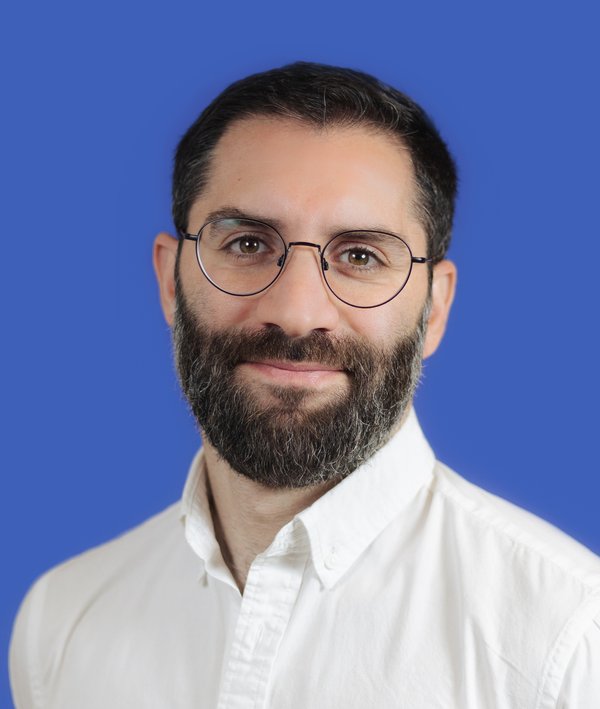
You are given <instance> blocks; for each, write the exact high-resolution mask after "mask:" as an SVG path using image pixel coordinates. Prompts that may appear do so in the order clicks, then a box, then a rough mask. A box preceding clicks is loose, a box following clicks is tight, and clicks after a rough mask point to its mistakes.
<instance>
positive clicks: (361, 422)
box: [173, 283, 429, 488]
mask: <svg viewBox="0 0 600 709" xmlns="http://www.w3.org/2000/svg"><path fill="white" fill-rule="evenodd" d="M428 314H429V301H428V302H427V304H426V306H425V308H424V309H423V312H422V314H421V317H420V320H419V322H418V324H417V327H416V328H415V329H414V331H413V332H411V333H409V334H408V335H404V336H403V337H401V338H399V339H398V340H397V341H396V342H395V343H394V345H393V346H392V347H391V348H388V349H387V350H384V349H382V348H379V347H376V346H374V345H372V344H370V343H368V342H366V341H365V340H364V339H363V338H359V337H350V336H344V337H339V336H338V337H334V336H332V335H329V334H327V333H325V332H322V331H314V332H312V333H311V334H310V335H308V336H306V337H303V338H290V337H289V336H288V335H286V334H285V332H284V331H283V330H281V329H280V328H278V327H276V326H271V327H269V328H265V329H262V330H259V331H252V332H249V331H246V330H243V329H235V330H233V329H232V330H227V331H216V330H211V328H210V327H209V325H208V323H206V322H204V321H203V320H202V319H201V318H200V317H199V316H196V315H194V314H193V313H192V311H191V310H190V308H189V307H188V305H187V303H186V300H185V296H184V294H183V291H182V289H181V287H180V285H179V283H178V284H177V289H176V311H175V318H174V324H173V346H174V355H175V362H176V367H177V372H178V375H179V380H180V383H181V388H182V390H183V393H184V394H185V397H186V398H187V400H188V403H189V406H190V409H191V411H192V414H193V415H194V418H195V419H196V421H197V423H198V425H199V427H200V429H201V432H202V434H203V436H204V437H205V438H206V440H208V441H209V443H210V444H211V445H212V446H213V448H215V450H216V451H217V453H218V454H219V455H220V456H221V458H223V459H224V460H225V461H226V462H227V463H228V464H229V465H230V466H231V468H232V469H233V470H234V471H236V472H237V473H239V474H241V475H244V476H246V477H247V478H249V479H251V480H253V481H255V482H257V483H260V484H262V485H264V486H266V487H269V488H303V487H308V486H314V485H321V484H323V483H326V482H339V481H340V480H342V479H343V478H345V477H346V476H347V475H349V474H350V473H352V472H353V471H354V470H356V469H357V468H358V467H359V466H360V465H361V464H362V463H363V462H365V461H366V460H367V459H368V458H370V457H371V456H372V455H373V454H374V453H375V452H376V451H377V450H378V449H379V448H380V447H381V446H382V445H383V444H384V443H385V442H386V441H387V439H388V438H389V437H390V435H391V433H392V432H393V430H394V428H395V427H396V426H397V425H398V424H399V422H400V421H401V419H402V417H403V415H404V414H405V412H406V411H407V409H408V407H409V406H410V405H411V402H412V399H413V396H414V392H415V390H416V387H417V385H418V382H419V378H420V374H421V363H422V352H423V343H424V337H425V332H426V328H427V318H428ZM264 360H288V361H291V362H302V361H310V362H313V363H314V362H318V363H321V364H324V365H326V366H328V367H334V368H336V369H341V370H343V371H344V372H345V374H346V379H347V384H348V386H347V387H345V390H344V391H337V392H336V393H335V394H332V395H331V396H330V397H329V399H328V400H327V402H326V403H324V404H322V405H321V406H318V407H310V406H308V405H305V404H306V401H307V400H309V399H310V397H311V395H312V394H313V392H312V390H310V389H305V388H301V387H297V386H293V387H292V386H285V387H284V386H275V385H272V386H270V387H269V392H270V394H271V397H270V398H271V399H272V402H271V403H270V404H265V403H261V402H260V401H259V399H258V397H257V396H256V395H255V394H254V393H253V391H252V389H251V387H250V386H248V384H247V383H244V382H243V381H241V379H240V378H239V377H238V375H237V370H236V367H237V365H239V364H241V363H243V362H248V361H250V362H252V361H254V362H256V361H264Z"/></svg>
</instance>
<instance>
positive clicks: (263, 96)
mask: <svg viewBox="0 0 600 709" xmlns="http://www.w3.org/2000/svg"><path fill="white" fill-rule="evenodd" d="M261 115H264V116H282V117H286V118H294V119H298V120H302V121H305V122H307V123H309V124H312V125H315V126H318V127H325V126H329V125H341V126H355V125H366V126H369V127H371V128H375V129H377V130H382V131H385V132H388V133H390V134H391V135H393V136H395V137H397V138H398V139H399V140H400V141H401V143H402V144H403V145H404V146H405V147H406V148H408V150H409V153H410V155H411V158H412V163H413V167H414V170H415V177H416V184H417V189H418V200H417V201H418V204H417V205H416V208H417V213H418V217H419V219H420V220H421V223H422V224H423V227H424V228H425V231H426V233H427V238H428V256H429V257H431V258H432V259H433V261H434V262H437V261H440V260H441V259H442V258H444V255H445V253H446V250H447V248H448V245H449V242H450V235H451V232H452V220H453V216H454V201H455V198H456V185H457V176H456V166H455V164H454V161H453V159H452V157H451V155H450V153H449V151H448V148H447V147H446V144H445V143H444V141H443V140H442V138H441V137H440V135H439V133H438V131H437V129H436V127H435V126H434V124H433V122H432V121H431V119H430V118H429V117H428V116H427V114H426V113H425V111H423V109H422V108H421V107H420V106H418V105H417V104H416V103H415V102H414V101H413V100H412V99H410V98H409V97H408V96H406V95H405V94H403V93H401V92H400V91H398V90H397V89H394V88H392V87H391V86H387V85H386V84H384V83H382V82H381V81H379V80H378V79H376V78H374V77H373V76H370V75H369V74H365V73H363V72H359V71H354V70H352V69H344V68H340V67H335V66H327V65H324V64H313V63H308V62H296V63H294V64H289V65H288V66H284V67H281V68H279V69H271V70H270V71H265V72H263V73H260V74H253V75H252V76H248V77H247V78H245V79H241V80H240V81H236V82H235V83H233V84H231V86H229V87H227V88H226V89H225V90H224V91H223V92H222V93H221V94H219V96H217V98H215V99H214V100H213V101H212V103H210V104H209V106H207V108H205V109H204V111H203V112H202V113H201V115H200V116H199V118H198V119H197V120H196V121H195V123H194V124H193V125H192V126H191V127H190V128H189V130H188V131H187V133H186V134H185V135H184V136H183V138H182V139H181V141H180V143H179V145H178V147H177V152H176V154H175V166H174V170H173V220H174V222H175V228H176V229H177V231H178V233H179V234H180V235H181V234H182V233H184V232H185V231H187V220H188V215H189V212H190V209H191V207H192V205H193V203H194V201H195V200H196V199H197V198H198V196H199V195H200V193H201V192H202V189H203V188H204V186H205V185H206V181H207V180H208V177H209V169H210V161H211V157H212V154H213V151H214V148H215V146H216V144H217V142H218V141H219V139H220V138H221V136H222V135H223V133H224V132H225V130H226V129H227V128H228V127H229V125H230V124H231V123H233V122H234V121H238V120H240V119H242V118H248V117H251V116H261ZM180 246H181V245H180Z"/></svg>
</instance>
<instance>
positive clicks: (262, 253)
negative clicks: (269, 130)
mask: <svg viewBox="0 0 600 709" xmlns="http://www.w3.org/2000/svg"><path fill="white" fill-rule="evenodd" d="M183 236H184V238H186V239H190V240H191V241H195V242H196V257H197V259H198V265H199V266H200V268H201V270H202V273H203V274H204V275H205V276H206V278H207V279H208V280H209V281H210V283H212V285H213V286H215V288H218V289H219V290H220V291H223V293H228V294H229V295H235V296H242V297H243V296H250V295H257V294H258V293H262V292H263V291H265V290H266V289H267V288H269V286H272V285H273V283H275V281H276V280H277V279H278V278H279V276H280V275H281V272H282V271H283V268H284V266H285V264H286V261H287V260H288V258H289V255H290V252H291V250H292V248H296V247H299V246H308V247H312V248H316V249H317V252H318V254H319V257H320V263H321V270H322V272H323V277H324V279H325V283H326V284H327V287H328V288H329V290H330V291H331V292H332V293H333V295H335V297H336V298H338V299H339V300H341V301H342V302H343V303H346V304H347V305H351V306H353V307H355V308H376V307H378V306H380V305H384V304H385V303H388V302H389V301H390V300H392V299H393V298H395V297H396V296H397V295H398V293H400V291H401V290H402V289H403V288H404V286H405V285H406V284H407V282H408V279H409V278H410V274H411V272H412V268H413V264H422V263H430V262H431V260H432V259H430V258H425V257H423V256H413V255H412V252H411V250H410V247H409V245H408V244H407V243H406V242H405V241H404V239H402V238H401V237H399V236H396V235H395V234H388V233H386V232H380V231H371V230H368V229H367V230H359V231H345V232H342V233H341V234H337V235H336V236H334V237H333V238H332V239H330V240H329V241H328V242H327V243H326V244H325V246H323V247H321V246H320V245H319V244H313V243H311V242H309V241H291V242H289V243H286V242H285V241H284V239H283V237H282V236H281V234H279V232H278V231H277V230H276V229H275V228H274V227H272V226H270V225H269V224H265V223H264V222H259V221H256V220H254V219H244V218H237V217H236V218H225V219H216V220H214V221H209V222H207V223H206V224H205V225H204V226H203V227H202V228H201V229H200V231H199V232H198V233H197V234H187V233H186V234H183Z"/></svg>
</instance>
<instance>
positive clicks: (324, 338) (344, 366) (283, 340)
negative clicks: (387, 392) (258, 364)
mask: <svg viewBox="0 0 600 709" xmlns="http://www.w3.org/2000/svg"><path fill="white" fill-rule="evenodd" d="M185 334H186V336H187V337H192V338H194V336H195V335H194V333H192V332H188V333H185ZM196 339H197V338H196ZM198 344H200V343H198ZM202 349H204V350H205V351H204V352H203V355H204V356H205V357H206V358H208V361H209V362H216V361H219V362H220V364H221V366H222V367H223V368H224V369H226V370H229V371H231V370H233V369H234V368H235V367H236V366H237V365H238V364H241V363H243V362H248V361H260V360H267V359H268V360H287V361H290V362H316V363H320V364H323V365H326V366H329V367H334V368H336V369H341V370H344V371H346V372H348V373H349V374H352V375H355V376H369V375H372V374H373V368H374V367H375V366H376V362H377V361H378V359H379V357H380V356H381V354H382V352H381V350H379V348H377V347H374V346H373V345H372V344H367V343H364V342H362V341H361V340H360V339H358V338H356V337H348V336H345V337H344V336H336V337H332V336H331V335H329V334H328V333H326V332H321V331H315V332H311V333H310V334H309V335H306V336H305V337H302V338H298V337H290V336H289V335H287V334H286V333H285V332H284V331H283V330H282V329H281V328H279V327H276V326H271V327H268V328H265V329H263V330H257V331H247V330H243V329H238V330H233V331H231V330H230V331H227V332H222V333H211V337H210V341H208V342H206V343H205V344H204V347H202Z"/></svg>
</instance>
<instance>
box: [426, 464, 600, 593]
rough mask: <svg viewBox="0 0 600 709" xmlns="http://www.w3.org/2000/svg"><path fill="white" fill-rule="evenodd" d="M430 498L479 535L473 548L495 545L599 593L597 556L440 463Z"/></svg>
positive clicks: (491, 547)
mask: <svg viewBox="0 0 600 709" xmlns="http://www.w3.org/2000/svg"><path fill="white" fill-rule="evenodd" d="M431 491H432V493H433V495H434V497H436V496H437V497H439V498H440V499H442V500H443V501H444V505H445V506H446V509H447V511H448V512H449V513H450V514H452V516H453V518H454V519H455V521H456V523H457V524H458V523H462V524H464V525H466V526H467V527H469V528H471V529H473V530H478V531H479V532H480V534H479V535H477V537H475V539H473V540H472V541H473V542H475V543H476V544H477V546H485V545H486V544H488V545H489V549H488V550H489V551H490V552H491V551H492V549H493V546H494V545H496V546H498V547H499V548H501V549H502V550H503V551H504V552H506V551H507V549H509V548H510V549H512V554H511V559H512V560H513V561H514V562H515V563H516V562H517V561H518V557H519V556H520V557H522V564H516V566H517V568H519V567H521V566H523V565H525V566H526V565H527V563H529V564H536V563H537V564H541V565H544V566H547V567H548V568H554V569H555V570H556V573H557V574H560V575H563V576H564V577H565V579H572V581H573V583H574V584H575V585H580V586H581V588H582V590H583V589H585V590H586V591H587V592H589V593H600V557H598V556H596V555H595V554H594V553H593V552H591V551H590V550H589V549H587V548H586V547H584V546H583V545H582V544H580V543H579V542H577V541H575V540H574V539H573V538H571V537H569V536H568V535H567V534H565V533H564V532H562V531H560V530H559V529H557V528H556V527H554V526H553V525H551V524H549V523H548V522H546V521H544V520H543V519H540V518H539V517H537V516H536V515H534V514H532V513H530V512H527V511H526V510H524V509H522V508H520V507H517V506H516V505H514V504H512V503H510V502H508V501H507V500H504V499H502V498H500V497H498V496H496V495H494V494H492V493H490V492H487V491H486V490H483V489H482V488H480V487H478V486H477V485H474V484H473V483H470V482H468V481H467V480H465V478H463V477H461V476H460V475H459V474H458V473H456V472H454V471H453V470H451V469H450V468H449V467H447V466H446V465H444V464H443V463H440V462H437V463H436V467H435V475H434V478H433V482H432V485H431Z"/></svg>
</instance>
